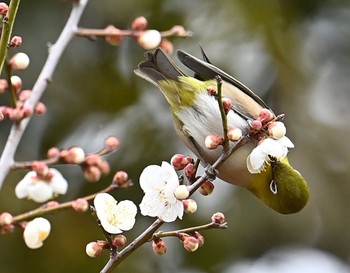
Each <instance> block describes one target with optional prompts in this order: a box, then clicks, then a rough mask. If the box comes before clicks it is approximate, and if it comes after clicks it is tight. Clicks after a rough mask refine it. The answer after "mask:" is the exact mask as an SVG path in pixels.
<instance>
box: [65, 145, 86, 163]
mask: <svg viewBox="0 0 350 273" xmlns="http://www.w3.org/2000/svg"><path fill="white" fill-rule="evenodd" d="M64 160H65V161H66V162H67V163H68V164H81V163H82V162H83V161H84V160H85V152H84V150H83V149H82V148H80V147H77V146H75V147H72V148H70V149H68V150H67V154H66V156H65V157H64Z"/></svg>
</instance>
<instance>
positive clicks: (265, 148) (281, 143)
mask: <svg viewBox="0 0 350 273" xmlns="http://www.w3.org/2000/svg"><path fill="white" fill-rule="evenodd" d="M275 119H276V118H275V117H274V115H273V114H272V112H271V111H270V110H268V109H262V111H261V112H260V114H259V116H258V118H257V119H256V120H254V121H252V122H251V130H252V131H253V132H254V131H256V132H258V133H260V131H261V130H262V132H266V131H267V135H268V136H267V137H266V136H265V135H263V137H261V140H260V141H259V144H258V146H257V147H255V148H254V149H253V151H252V152H251V153H250V155H249V156H248V157H247V168H248V171H249V172H250V173H253V174H254V173H260V172H261V171H263V170H264V168H265V164H269V162H270V161H271V160H278V161H280V160H282V159H283V158H285V157H286V156H287V154H288V148H294V144H293V143H292V142H291V141H290V139H289V138H288V137H286V136H285V135H286V131H287V130H286V127H285V125H284V124H283V122H281V121H276V120H275ZM258 135H259V134H258ZM259 136H260V135H259Z"/></svg>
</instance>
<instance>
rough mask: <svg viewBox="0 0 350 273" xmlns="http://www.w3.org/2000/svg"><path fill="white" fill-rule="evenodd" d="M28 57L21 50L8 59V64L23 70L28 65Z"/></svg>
mask: <svg viewBox="0 0 350 273" xmlns="http://www.w3.org/2000/svg"><path fill="white" fill-rule="evenodd" d="M29 62H30V60H29V57H28V55H27V54H25V53H23V52H19V53H16V54H15V55H14V56H13V57H12V58H11V59H10V66H11V68H12V69H15V70H24V69H26V68H27V67H28V65H29Z"/></svg>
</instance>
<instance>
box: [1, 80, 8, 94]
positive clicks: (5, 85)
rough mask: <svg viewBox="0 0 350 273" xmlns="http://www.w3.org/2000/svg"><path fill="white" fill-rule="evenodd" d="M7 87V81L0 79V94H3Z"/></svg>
mask: <svg viewBox="0 0 350 273" xmlns="http://www.w3.org/2000/svg"><path fill="white" fill-rule="evenodd" d="M7 87H8V83H7V80H4V79H0V94H2V93H4V92H5V90H6V88H7Z"/></svg>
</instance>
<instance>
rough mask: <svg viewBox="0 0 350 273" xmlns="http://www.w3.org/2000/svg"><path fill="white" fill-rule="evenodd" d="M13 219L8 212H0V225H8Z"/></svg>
mask: <svg viewBox="0 0 350 273" xmlns="http://www.w3.org/2000/svg"><path fill="white" fill-rule="evenodd" d="M12 221H13V216H12V215H11V214H10V213H8V212H3V213H1V214H0V226H3V225H10V224H11V223H12Z"/></svg>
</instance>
